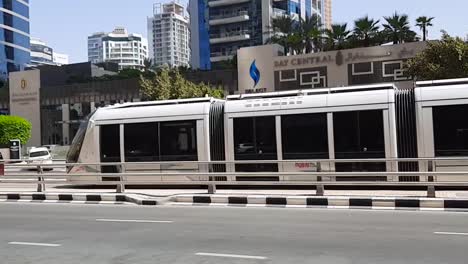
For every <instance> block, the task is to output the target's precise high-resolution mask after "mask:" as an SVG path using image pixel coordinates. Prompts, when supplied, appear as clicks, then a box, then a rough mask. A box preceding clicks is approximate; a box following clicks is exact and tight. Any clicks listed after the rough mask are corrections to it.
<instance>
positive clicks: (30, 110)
mask: <svg viewBox="0 0 468 264" xmlns="http://www.w3.org/2000/svg"><path fill="white" fill-rule="evenodd" d="M9 82H10V114H11V115H13V116H20V117H22V118H24V119H26V120H28V121H29V122H31V125H32V131H31V139H30V140H29V142H28V144H27V145H28V146H40V145H41V107H40V89H39V88H40V85H41V77H40V71H39V70H31V71H21V72H12V73H10V79H9Z"/></svg>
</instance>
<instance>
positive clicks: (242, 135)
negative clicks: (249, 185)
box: [234, 116, 278, 171]
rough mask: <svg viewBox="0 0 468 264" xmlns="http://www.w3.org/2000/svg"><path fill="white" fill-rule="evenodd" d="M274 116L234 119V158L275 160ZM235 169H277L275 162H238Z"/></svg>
mask: <svg viewBox="0 0 468 264" xmlns="http://www.w3.org/2000/svg"><path fill="white" fill-rule="evenodd" d="M275 127H276V126H275V117H274V116H265V117H245V118H235V119H234V146H235V149H234V156H235V159H236V160H276V159H277V153H276V128H275ZM236 171H278V165H277V164H257V165H251V164H238V165H236Z"/></svg>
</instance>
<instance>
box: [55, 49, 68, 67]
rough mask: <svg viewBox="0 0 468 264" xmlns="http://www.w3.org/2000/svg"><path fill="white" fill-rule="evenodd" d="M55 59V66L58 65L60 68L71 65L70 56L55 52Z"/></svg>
mask: <svg viewBox="0 0 468 264" xmlns="http://www.w3.org/2000/svg"><path fill="white" fill-rule="evenodd" d="M53 58H54V62H55V64H57V65H58V66H61V65H66V64H69V56H68V54H63V53H57V52H55V51H54V54H53Z"/></svg>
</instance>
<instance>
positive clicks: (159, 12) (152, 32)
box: [148, 2, 190, 67]
mask: <svg viewBox="0 0 468 264" xmlns="http://www.w3.org/2000/svg"><path fill="white" fill-rule="evenodd" d="M148 38H149V43H150V44H149V45H150V58H151V59H152V60H153V64H154V65H155V66H157V67H158V66H163V65H167V66H170V67H177V66H189V63H190V47H189V45H190V44H189V39H190V31H189V19H188V17H187V16H186V13H185V8H184V6H182V5H181V4H179V3H177V2H170V3H167V4H155V5H154V8H153V16H152V17H148Z"/></svg>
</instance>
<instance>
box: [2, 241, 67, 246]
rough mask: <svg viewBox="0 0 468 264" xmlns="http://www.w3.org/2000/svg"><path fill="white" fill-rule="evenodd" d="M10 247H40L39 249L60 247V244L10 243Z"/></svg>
mask: <svg viewBox="0 0 468 264" xmlns="http://www.w3.org/2000/svg"><path fill="white" fill-rule="evenodd" d="M8 244H9V245H21V246H38V247H60V246H61V245H60V244H48V243H32V242H15V241H13V242H8Z"/></svg>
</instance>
